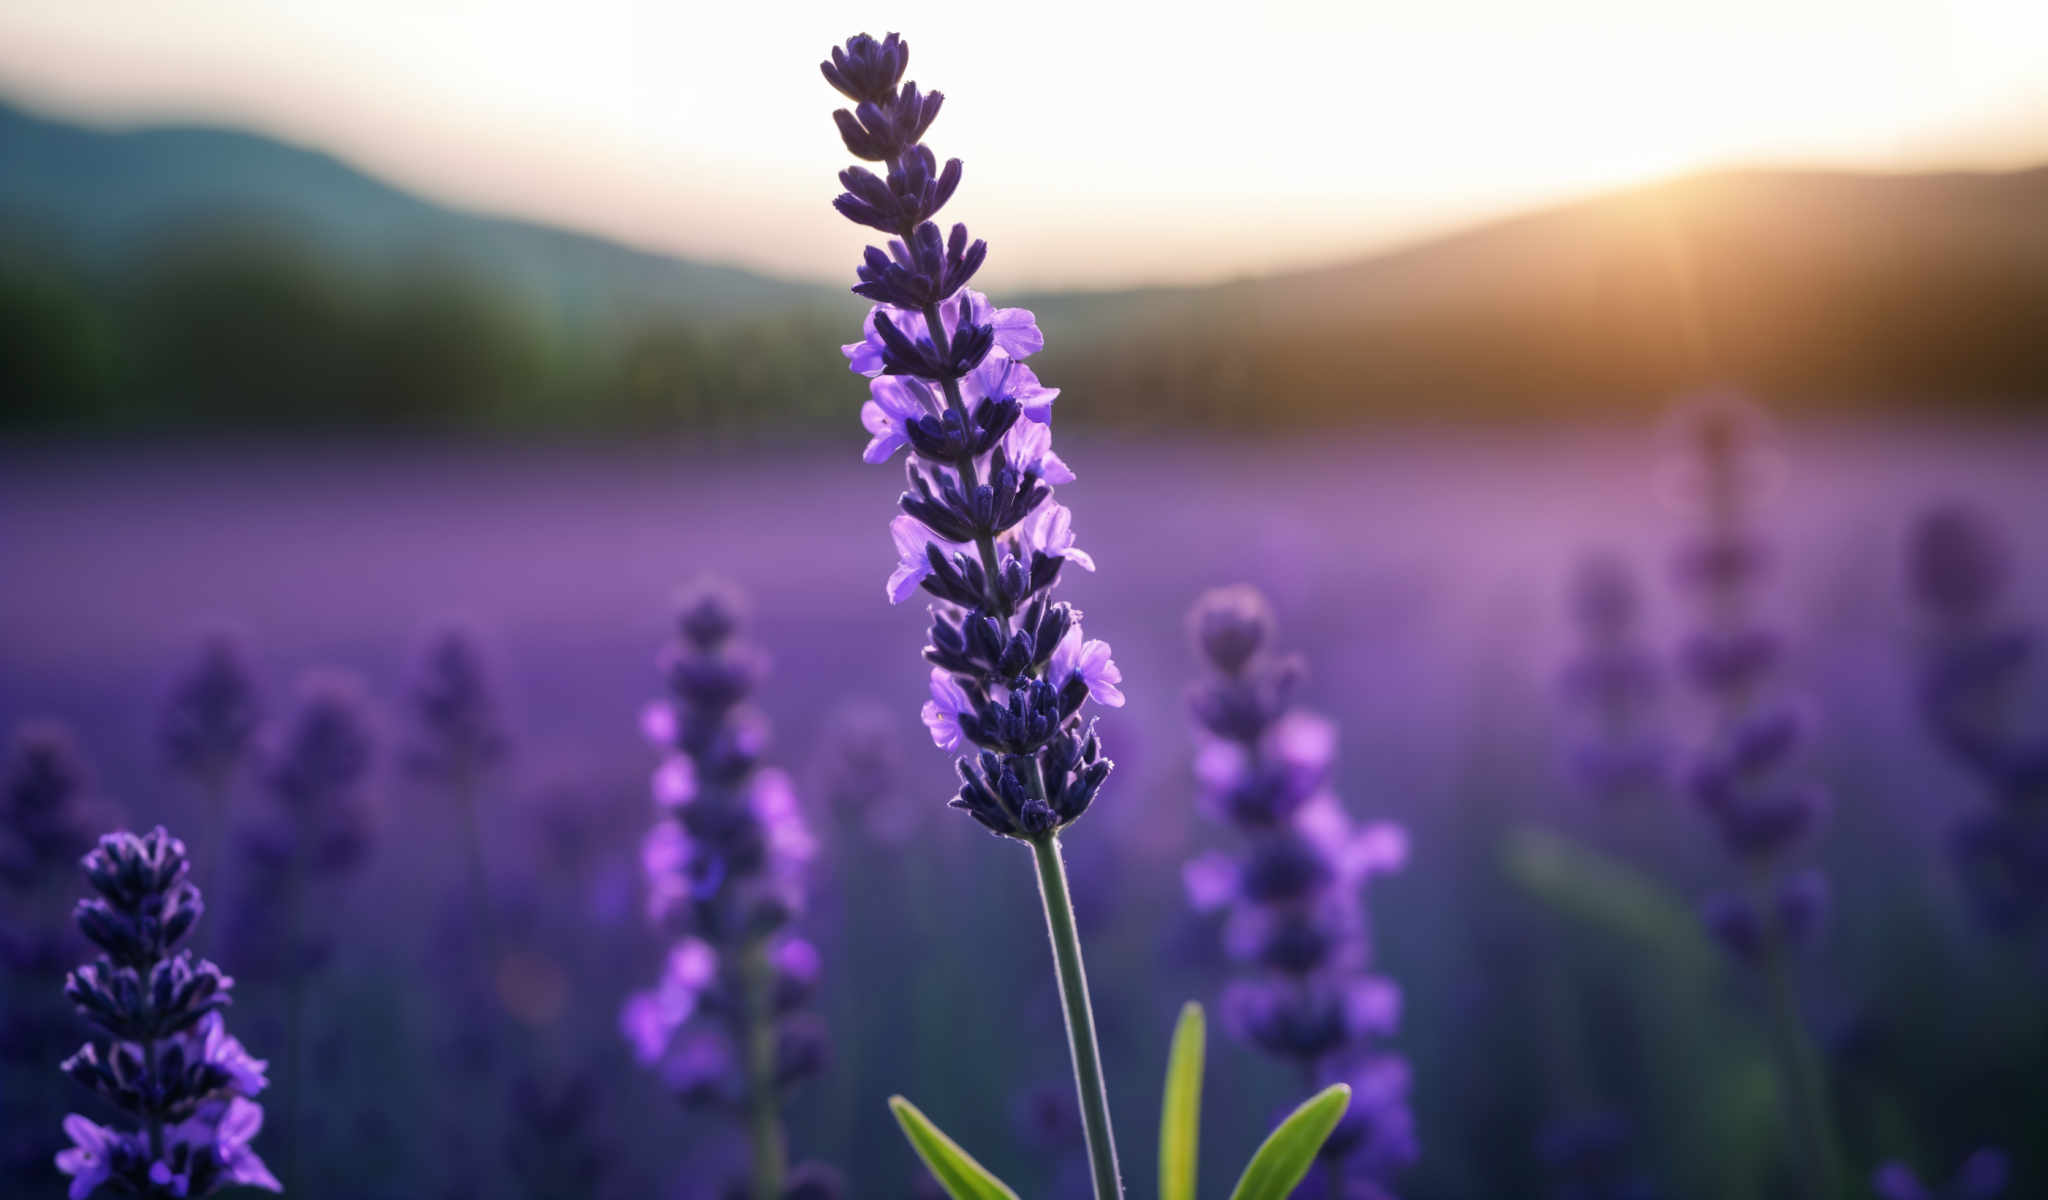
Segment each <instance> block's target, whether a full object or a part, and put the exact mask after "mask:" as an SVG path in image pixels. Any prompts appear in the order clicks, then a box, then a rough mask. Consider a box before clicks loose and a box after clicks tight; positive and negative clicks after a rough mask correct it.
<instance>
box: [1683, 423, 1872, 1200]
mask: <svg viewBox="0 0 2048 1200" xmlns="http://www.w3.org/2000/svg"><path fill="white" fill-rule="evenodd" d="M1672 429H1673V432H1674V434H1675V440H1676V442H1677V454H1676V457H1675V460H1674V463H1673V466H1674V468H1675V476H1674V479H1675V483H1676V489H1675V490H1676V494H1677V499H1678V500H1679V501H1680V503H1681V504H1683V505H1685V506H1687V507H1688V508H1689V509H1690V510H1691V515H1692V519H1693V521H1694V525H1695V528H1694V529H1693V530H1692V532H1691V534H1690V535H1689V537H1688V538H1687V540H1686V541H1685V542H1683V543H1682V544H1681V547H1680V552H1679V556H1678V564H1677V566H1678V577H1679V582H1680V585H1681V587H1682V588H1683V589H1684V591H1685V592H1686V593H1687V594H1688V595H1689V596H1690V598H1691V599H1692V601H1693V605H1694V608H1695V611H1696V615H1697V622H1698V623H1697V625H1696V627H1695V629H1694V631H1693V633H1692V635H1691V636H1690V637H1689V638H1688V639H1687V641H1686V642H1685V644H1684V646H1683V647H1682V650H1681V664H1682V666H1683V668H1684V674H1685V677H1686V678H1687V679H1688V680H1690V682H1691V684H1692V686H1693V689H1694V691H1695V693H1696V694H1697V696H1698V697H1699V699H1700V700H1701V701H1702V702H1703V704H1704V706H1705V708H1706V709H1707V710H1708V714H1709V728H1708V732H1707V735H1706V737H1705V738H1704V740H1703V742H1702V743H1701V744H1700V745H1699V746H1698V748H1697V749H1696V752H1695V754H1694V757H1693V761H1692V763H1691V764H1690V769H1689V776H1688V779H1687V788H1688V791H1689V792H1690V794H1691V796H1692V799H1693V800H1694V801H1695V802H1697V804H1698V805H1699V807H1700V809H1701V810H1702V811H1703V812H1705V813H1706V815H1707V816H1708V818H1709V819H1710V821H1711V823H1712V824H1713V827H1714V830H1715V832H1716V833H1717V834H1718V836H1719V838H1720V841H1721V846H1722V849H1723V850H1724V851H1725V852H1726V854H1727V855H1728V857H1729V858H1730V859H1731V860H1732V864H1733V865H1734V867H1735V868H1736V869H1737V870H1738V871H1739V873H1740V874H1741V876H1742V878H1743V880H1744V881H1745V888H1744V889H1743V890H1739V891H1738V890H1729V891H1724V892H1720V893H1717V894H1715V895H1714V896H1712V897H1710V898H1709V899H1708V901H1707V903H1706V905H1705V909H1704V915H1705V919H1706V922H1707V926H1708V928H1709V930H1710V931H1711V932H1712V933H1713V934H1714V936H1715V937H1716V938H1717V939H1718V940H1719V941H1720V943H1721V944H1722V946H1723V947H1725V948H1726V949H1727V950H1728V952H1729V953H1730V954H1731V955H1732V956H1734V957H1735V958H1736V959H1737V960H1738V961H1740V962H1743V963H1745V964H1748V965H1750V966H1752V967H1754V968H1756V969H1757V971H1758V974H1759V978H1760V979H1761V980H1762V981H1763V984H1764V986H1765V988H1766V990H1767V991H1768V993H1769V997H1770V1000H1771V1003H1772V1006H1773V1013H1774V1018H1775V1022H1774V1023H1775V1028H1776V1034H1777V1038H1778V1043H1779V1054H1780V1059H1781V1065H1782V1070H1783V1080H1784V1084H1785V1087H1786V1091H1787V1093H1788V1095H1789V1103H1790V1107H1791V1114H1792V1117H1793V1121H1794V1130H1793V1139H1794V1142H1795V1144H1796V1148H1797V1149H1798V1151H1799V1152H1800V1157H1801V1159H1802V1161H1803V1163H1804V1166H1805V1170H1806V1172H1807V1183H1806V1187H1807V1192H1808V1194H1810V1195H1813V1196H1816V1197H1834V1196H1839V1195H1840V1194H1841V1188H1842V1170H1841V1154H1840V1150H1839V1142H1838V1140H1837V1138H1836V1135H1835V1127H1834V1121H1833V1117H1832V1114H1831V1106H1830V1104H1829V1100H1828V1095H1827V1083H1826V1080H1825V1079H1824V1078H1823V1075H1822V1070H1821V1064H1820V1058H1819V1055H1818V1053H1817V1052H1816V1050H1815V1049H1814V1046H1813V1042H1812V1039H1811V1037H1809V1036H1808V1035H1807V1033H1806V1029H1805V1024H1804V1021H1803V1020H1802V1018H1801V1016H1800V1013H1799V1002H1798V996H1797V993H1796V991H1795V989H1794V986H1793V983H1792V978H1791V972H1790V966H1789V963H1788V959H1789V957H1790V956H1791V954H1792V952H1793V951H1794V950H1796V949H1797V948H1798V947H1799V946H1801V945H1802V944H1804V943H1806V942H1807V941H1809V940H1811V939H1812V938H1813V936H1814V935H1815V933H1816V932H1817V931H1818V929H1819V927H1820V925H1821V923H1822V920H1823V918H1824V917H1825V915H1826V912H1827V908H1828V900H1829V890H1828V884H1827V878H1826V877H1825V876H1824V875H1822V874H1821V873H1820V871H1819V870H1818V869H1817V868H1813V867H1808V868H1804V869H1801V870H1798V871H1794V872H1788V871H1787V869H1786V866H1787V860H1788V859H1789V858H1790V857H1791V856H1792V855H1793V854H1795V853H1796V852H1797V851H1799V850H1800V849H1801V848H1802V847H1804V846H1805V845H1806V844H1807V843H1808V842H1809V841H1810V840H1811V839H1812V837H1813V835H1814V833H1815V832H1816V830H1817V829H1818V828H1819V826H1820V824H1821V822H1822V820H1823V818H1824V816H1825V812H1826V795H1825V793H1824V792H1823V791H1822V790H1821V789H1820V788H1819V787H1818V786H1817V785H1813V784H1809V783H1803V782H1799V781H1795V780H1793V779H1790V778H1788V777H1787V776H1788V774H1789V773H1790V770H1791V768H1792V766H1793V764H1794V763H1795V761H1796V759H1797V758H1798V756H1799V752H1800V750H1801V749H1802V747H1803V746H1804V745H1805V743H1806V740H1807V735H1808V727H1809V724H1810V721H1809V719H1808V716H1807V711H1806V709H1805V708H1804V706H1803V705H1801V704H1800V703H1798V702H1797V701H1795V700H1794V699H1792V698H1791V697H1789V696H1788V695H1787V694H1786V689H1785V688H1784V686H1783V684H1782V683H1781V681H1780V679H1779V667H1780V665H1781V662H1782V659H1783V657H1784V647H1783V643H1782V641H1781V639H1780V638H1779V636H1778V635H1777V634H1776V633H1775V632H1774V631H1772V630H1771V629H1769V628H1768V627H1767V626H1766V625H1765V624H1764V623H1763V620H1762V617H1761V615H1760V614H1759V612H1758V611H1757V610H1758V607H1759V604H1758V602H1759V588H1760V586H1761V584H1762V582H1763V580H1764V578H1765V576H1766V575H1767V574H1768V573H1769V568H1770V563H1771V552H1770V546H1769V543H1768V542H1767V541H1766V539H1765V537H1764V535H1763V534H1762V533H1761V532H1760V531H1759V529H1758V518H1757V506H1758V502H1759V500H1760V498H1761V495H1762V493H1763V492H1764V491H1765V490H1766V489H1767V487H1768V485H1769V484H1770V483H1771V474H1772V472H1773V470H1774V469H1775V467H1776V463H1777V455H1776V448H1775V446H1774V445H1773V444H1772V441H1773V433H1772V430H1771V429H1770V427H1769V423H1768V420H1767V418H1766V417H1765V415H1764V414H1763V412H1762V411H1761V410H1760V409H1758V408H1756V407H1755V406H1753V405H1751V404H1750V403H1749V402H1747V401H1746V400H1743V399H1741V398H1739V397H1737V396H1734V395H1731V394H1726V393H1714V394H1710V395H1708V396H1705V397H1702V398H1700V399H1698V400H1696V401H1694V402H1692V403H1690V404H1688V405H1686V406H1684V407H1682V408H1681V409H1680V410H1679V411H1678V413H1677V414H1676V418H1675V420H1674V422H1673V426H1672Z"/></svg>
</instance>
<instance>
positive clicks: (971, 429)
mask: <svg viewBox="0 0 2048 1200" xmlns="http://www.w3.org/2000/svg"><path fill="white" fill-rule="evenodd" d="M909 61H910V47H909V44H908V43H906V42H904V41H903V40H902V39H901V38H900V37H898V36H897V35H896V34H893V33H892V34H890V35H888V36H887V37H885V38H883V39H881V40H879V41H877V40H876V39H874V38H872V37H869V36H867V35H866V34H862V35H860V36H858V37H854V38H850V39H848V41H847V42H846V44H845V45H844V46H843V47H837V48H834V49H833V51H832V54H831V57H830V59H829V61H827V62H824V63H822V64H820V68H821V70H822V72H823V74H824V76H825V78H826V80H827V81H828V82H830V83H831V84H832V86H833V87H835V88H837V89H838V90H839V91H840V93H841V94H842V95H844V96H846V97H847V98H848V99H849V100H852V101H853V102H854V107H853V108H852V109H850V110H849V109H841V110H839V111H838V112H836V113H834V114H833V119H834V121H835V122H836V123H837V124H838V127H839V133H840V137H841V139H842V140H843V141H844V142H845V144H846V148H847V150H848V152H850V153H851V154H852V155H853V156H854V157H855V158H859V159H864V160H866V161H868V162H873V163H877V164H880V167H881V171H882V173H881V174H877V172H876V171H873V170H870V169H868V168H867V167H864V166H858V165H856V166H852V167H848V168H847V169H846V170H845V171H842V172H841V173H840V176H839V182H840V184H841V186H842V187H843V188H844V189H845V191H844V192H843V193H842V194H841V195H840V196H839V197H838V198H837V199H836V200H834V201H833V206H834V207H835V208H837V209H838V210H839V212H840V213H841V214H842V215H844V216H845V217H847V218H848V219H849V220H851V221H853V222H855V223H856V224H859V225H864V226H867V227H869V228H872V229H876V230H879V231H880V232H882V233H883V234H885V235H887V237H888V239H889V240H888V242H887V245H886V246H884V247H874V246H870V247H869V248H868V250H867V253H866V256H865V258H864V260H863V261H862V263H861V264H860V266H859V267H858V268H857V269H856V271H855V274H856V276H857V277H858V280H859V282H858V283H856V284H855V285H854V288H853V291H854V292H855V293H856V294H858V295H860V296H863V297H865V298H867V299H869V300H871V301H873V302H874V307H873V308H872V309H870V310H869V312H868V315H867V319H866V320H865V321H864V322H863V324H862V328H861V336H860V339H859V340H858V341H854V342H851V343H848V344H847V345H845V346H843V347H842V348H841V352H842V353H843V354H844V355H845V356H846V359H847V364H848V366H849V367H850V368H851V369H852V370H853V372H854V373H855V374H857V375H861V376H865V377H867V379H868V399H867V403H866V405H865V406H864V407H863V409H862V411H861V423H862V425H863V426H864V427H865V428H866V429H867V431H868V433H869V435H870V438H869V441H868V443H867V447H866V450H865V451H864V455H863V457H865V458H866V459H867V461H869V462H871V463H879V462H885V461H887V460H888V459H889V458H891V457H893V456H894V454H895V453H896V451H898V450H906V451H907V452H908V453H907V454H906V463H905V470H906V473H907V476H908V480H909V487H908V489H907V490H906V491H905V492H904V493H903V495H902V496H901V498H900V500H899V502H898V503H899V507H901V509H902V515H901V516H899V517H897V518H896V519H895V521H894V522H893V523H892V524H891V528H890V535H891V537H892V539H893V540H894V542H895V545H896V551H897V555H896V557H897V563H896V568H895V572H894V574H893V575H892V576H891V577H890V578H889V582H888V594H889V599H890V601H891V602H892V603H901V602H902V601H904V600H907V599H909V598H910V595H911V593H912V592H914V591H916V590H918V589H922V590H924V591H925V592H926V593H928V594H929V595H930V596H931V597H932V604H931V609H930V611H931V642H930V644H929V645H928V646H926V647H925V658H926V659H927V660H929V661H930V662H931V664H932V665H933V666H934V667H935V668H936V670H934V672H933V674H932V684H931V700H930V702H929V703H928V704H927V705H926V707H925V713H924V717H925V724H926V726H927V727H929V728H930V729H931V731H932V738H933V741H934V742H936V743H937V744H938V746H939V748H940V749H942V750H945V751H947V752H948V753H952V754H955V755H956V756H957V758H956V760H955V761H956V767H957V769H958V772H959V775H960V780H961V787H960V792H959V794H958V796H957V797H955V798H954V800H953V801H952V804H953V806H954V807H956V808H959V809H962V810H964V811H965V812H966V813H967V814H968V815H969V816H971V817H973V818H974V819H975V820H976V821H979V822H980V823H981V824H982V826H983V827H985V828H986V829H988V830H989V831H990V832H991V833H994V834H996V835H998V836H1000V837H1006V838H1013V839H1016V840H1018V841H1022V842H1026V843H1028V844H1029V845H1031V847H1032V848H1033V854H1034V857H1035V860H1036V862H1037V866H1038V872H1039V884H1040V891H1041V894H1042V896H1043V898H1044V900H1045V904H1046V915H1047V921H1048V929H1049V931H1050V934H1051V937H1052V942H1053V951H1054V961H1055V965H1056V968H1057V971H1058V975H1059V978H1060V983H1061V989H1062V995H1061V999H1062V1004H1063V1006H1064V1008H1065V1010H1066V1017H1067V1027H1068V1033H1069V1035H1070V1036H1069V1044H1070V1047H1071V1049H1072V1051H1073V1055H1074V1069H1075V1081H1076V1086H1077V1088H1078V1089H1079V1092H1080V1095H1081V1111H1082V1116H1083V1125H1084V1126H1085V1129H1086V1133H1087V1138H1088V1145H1089V1155H1090V1164H1091V1173H1092V1176H1093V1183H1094V1187H1095V1192H1096V1195H1097V1196H1098V1197H1104V1198H1106V1197H1110V1196H1117V1195H1121V1194H1122V1193H1121V1183H1120V1181H1119V1179H1118V1174H1117V1166H1116V1152H1115V1147H1114V1145H1113V1144H1112V1139H1111V1135H1110V1128H1109V1104H1108V1097H1107V1093H1106V1090H1105V1088H1104V1086H1103V1082H1102V1077H1101V1065H1100V1061H1099V1059H1100V1056H1099V1053H1098V1052H1097V1049H1096V1045H1095V1033H1094V1019H1093V1016H1092V1015H1091V1013H1090V1011H1089V1005H1088V996H1087V985H1086V982H1085V980H1084V979H1083V977H1082V966H1081V953H1080V943H1079V938H1078V935H1077V934H1076V933H1075V931H1074V928H1073V913H1072V909H1071V904H1070V903H1069V901H1068V899H1067V884H1066V873H1065V872H1066V868H1065V866H1064V864H1063V863H1062V862H1061V859H1060V852H1059V843H1058V834H1059V832H1060V831H1061V830H1062V829H1065V828H1066V827H1067V826H1069V825H1071V824H1073V823H1074V822H1075V821H1076V820H1078V819H1079V818H1080V817H1081V815H1082V814H1083V813H1085V812H1086V811H1087V810H1088V807H1089V805H1090V804H1092V803H1094V800H1095V797H1096V795H1097V793H1098V792H1100V790H1101V788H1102V784H1103V781H1104V780H1105V779H1106V778H1108V776H1109V772H1110V769H1111V763H1110V760H1109V759H1108V758H1107V757H1105V756H1104V755H1103V753H1102V743H1101V740H1100V738H1098V737H1097V736H1096V733H1095V728H1094V724H1093V722H1092V721H1091V720H1090V719H1089V718H1088V717H1087V716H1086V715H1085V714H1084V712H1083V710H1084V708H1085V707H1086V705H1087V704H1088V702H1089V701H1091V700H1092V701H1094V702H1095V703H1097V704H1103V705H1107V706H1110V707H1116V706H1119V705H1121V704H1122V703H1123V700H1124V696H1123V692H1122V690H1121V688H1120V687H1119V684H1120V683H1121V682H1122V674H1121V673H1120V672H1119V671H1118V670H1117V667H1116V664H1115V662H1114V661H1113V660H1112V658H1111V655H1110V648H1109V646H1108V644H1107V643H1105V642H1102V641H1099V640H1094V639H1090V638H1088V637H1086V636H1085V635H1084V634H1083V633H1082V631H1081V614H1080V612H1079V610H1077V609H1075V608H1074V607H1073V606H1072V605H1070V604H1067V603H1065V602H1063V601H1059V600H1056V599H1054V598H1053V591H1054V588H1055V587H1056V586H1057V585H1058V583H1059V579H1060V574H1061V572H1062V571H1063V570H1064V569H1065V568H1066V567H1067V566H1069V565H1072V566H1076V567H1079V568H1081V569H1082V570H1086V571H1092V570H1094V569H1095V563H1094V560H1093V559H1092V558H1090V557H1089V556H1088V555H1087V554H1086V553H1085V552H1083V551H1082V550H1080V549H1078V548H1076V545H1075V536H1074V528H1073V520H1072V515H1071V514H1070V513H1069V512H1068V511H1067V509H1066V508H1065V507H1063V506H1061V505H1059V504H1057V503H1056V502H1055V501H1054V500H1053V498H1052V489H1053V488H1054V487H1056V486H1059V485H1062V484H1065V483H1067V482H1070V481H1071V480H1072V479H1073V478H1074V473H1073V471H1072V469H1071V468H1069V467H1068V465H1067V463H1066V462H1065V461H1064V460H1063V459H1061V458H1060V457H1059V456H1058V455H1057V454H1055V453H1054V452H1053V448H1052V433H1051V421H1052V403H1053V400H1054V398H1055V397H1056V396H1057V395H1058V392H1057V391H1056V390H1055V389H1052V388H1048V387H1045V386H1044V385H1043V384H1041V383H1040V382H1039V380H1038V377H1037V376H1036V375H1035V374H1034V373H1033V372H1032V370H1031V368H1029V367H1028V366H1026V365H1025V364H1024V362H1023V360H1024V359H1025V358H1027V357H1029V356H1030V355H1032V354H1035V353H1037V352H1038V351H1039V350H1042V349H1044V347H1045V337H1044V335H1043V334H1042V333H1040V332H1039V329H1038V325H1037V321H1036V318H1034V317H1033V315H1032V314H1031V313H1030V312H1029V311H1027V310H1024V309H1016V308H997V307H996V306H995V305H994V304H993V303H991V302H990V300H989V299H988V297H986V296H984V295H982V294H981V293H980V292H977V291H974V290H973V289H971V288H969V287H968V286H967V284H968V282H969V281H970V280H972V279H973V277H974V276H975V274H976V273H977V272H978V271H979V270H980V268H981V265H982V263H983V262H984V261H985V260H986V259H987V257H988V246H987V244H986V243H985V242H982V241H980V240H978V239H973V238H971V237H970V236H969V234H968V231H967V227H966V226H965V225H960V224H955V225H954V226H953V227H952V228H951V229H950V230H947V231H942V230H941V229H940V228H939V226H938V224H937V223H936V222H935V221H934V220H933V218H934V217H936V216H937V215H938V212H939V210H940V209H941V208H942V207H943V206H944V205H945V203H946V201H947V200H948V199H950V198H951V197H952V195H953V192H954V190H955V189H956V188H957V187H958V186H959V182H960V173H961V172H960V162H959V160H958V159H951V160H948V161H947V162H946V164H945V165H944V167H940V166H939V165H938V159H937V156H936V155H934V154H933V153H932V151H931V150H930V149H928V148H927V147H925V146H924V145H923V144H922V143H923V139H924V135H925V132H926V131H927V130H928V129H929V128H930V127H931V124H932V122H933V121H934V120H935V119H936V118H937V117H938V114H939V109H940V106H941V104H942V103H943V101H944V97H943V96H942V95H941V94H940V93H938V92H930V93H926V92H922V91H920V90H919V88H918V86H917V84H915V83H908V82H900V81H901V80H902V79H903V74H904V72H905V70H906V69H907V68H908V66H909Z"/></svg>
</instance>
